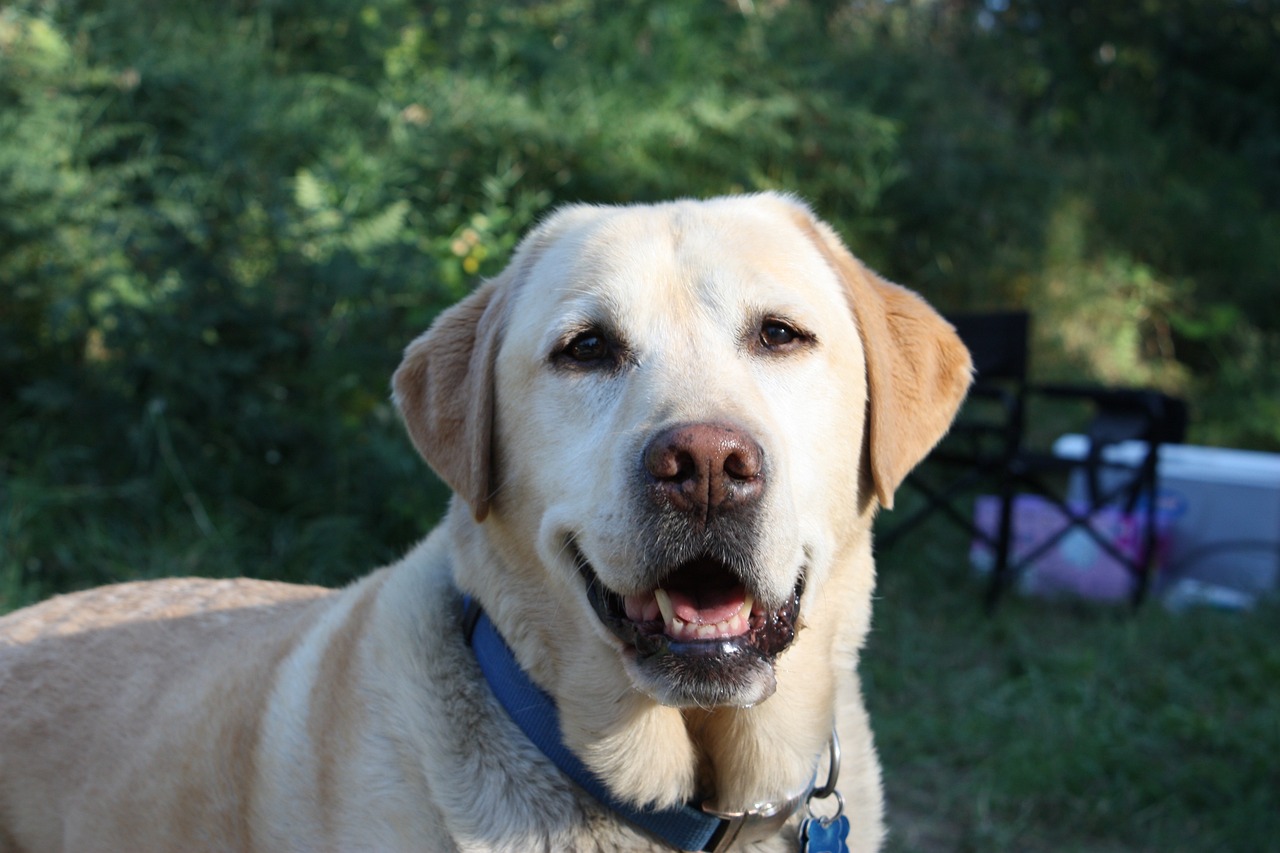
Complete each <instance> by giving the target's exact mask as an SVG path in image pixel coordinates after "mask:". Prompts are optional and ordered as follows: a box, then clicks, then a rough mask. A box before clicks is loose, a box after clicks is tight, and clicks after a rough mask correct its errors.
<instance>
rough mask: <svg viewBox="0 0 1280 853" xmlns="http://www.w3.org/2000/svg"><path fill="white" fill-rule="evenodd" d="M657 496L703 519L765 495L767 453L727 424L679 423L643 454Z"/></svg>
mask: <svg viewBox="0 0 1280 853" xmlns="http://www.w3.org/2000/svg"><path fill="white" fill-rule="evenodd" d="M644 467H645V471H647V472H648V474H649V476H650V478H651V483H652V486H653V490H654V497H655V498H657V499H658V500H660V501H665V502H666V503H669V504H670V505H671V506H672V507H673V508H675V509H677V510H679V511H681V512H684V513H689V514H692V515H697V516H699V517H701V518H702V519H704V520H709V519H710V518H711V516H712V515H713V514H715V513H716V512H720V511H724V510H730V509H736V508H739V507H742V506H745V505H748V504H751V503H754V502H755V501H756V500H757V499H759V497H760V495H761V494H763V492H764V451H762V450H761V449H760V445H759V444H757V443H756V441H755V440H754V439H752V438H751V437H750V436H748V435H746V434H745V433H743V432H742V431H741V430H739V429H737V428H735V427H732V426H727V425H723V424H705V423H694V424H681V425H678V426H673V427H670V428H668V429H665V430H663V431H662V432H660V433H658V434H657V435H655V436H654V437H653V438H651V439H650V440H649V444H648V446H646V447H645V451H644Z"/></svg>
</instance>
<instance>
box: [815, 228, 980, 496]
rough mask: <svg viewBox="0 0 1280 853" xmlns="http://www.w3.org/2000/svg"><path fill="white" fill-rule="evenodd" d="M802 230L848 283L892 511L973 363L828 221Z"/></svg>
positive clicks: (871, 430)
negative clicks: (862, 260)
mask: <svg viewBox="0 0 1280 853" xmlns="http://www.w3.org/2000/svg"><path fill="white" fill-rule="evenodd" d="M803 213H804V215H803V216H797V220H798V221H799V222H800V224H801V227H802V228H803V229H804V230H805V231H806V232H807V233H808V234H809V236H810V238H811V239H813V240H814V242H815V243H816V244H817V246H818V249H819V250H820V251H821V252H822V253H823V255H824V256H825V257H826V259H827V262H828V263H829V264H831V267H832V268H833V269H834V270H835V271H836V273H837V274H838V275H839V276H840V279H841V281H842V282H843V283H844V287H845V295H846V296H847V297H848V300H849V307H850V308H851V309H852V311H853V314H854V318H855V319H856V320H857V324H858V334H859V335H861V337H862V349H863V352H864V353H865V357H866V363H867V410H868V412H867V435H868V439H867V448H868V453H869V457H870V466H871V479H872V482H873V483H874V485H875V492H876V498H877V499H878V500H879V501H880V505H881V506H883V507H884V508H885V509H892V508H893V493H894V492H895V491H896V490H897V488H898V486H899V485H900V484H901V483H902V480H903V479H904V478H905V477H906V476H907V473H908V472H909V471H910V470H911V469H912V468H914V467H915V466H916V464H917V463H919V462H920V460H921V459H923V458H924V457H925V454H927V453H928V452H929V451H930V450H932V449H933V446H934V445H935V444H937V443H938V440H939V439H941V438H942V436H943V435H945V434H946V432H947V430H948V429H949V428H950V427H951V421H952V419H953V418H954V417H955V414H956V411H957V410H958V409H959V408H960V404H961V403H962V402H963V401H964V397H965V394H966V393H968V390H969V384H970V383H971V382H972V381H973V363H972V361H971V360H970V358H969V351H968V350H967V349H965V346H964V344H963V343H962V342H961V340H960V337H959V335H957V334H956V331H955V329H954V328H952V326H951V324H950V323H948V322H947V321H946V320H944V319H943V318H942V316H941V315H939V314H938V312H936V311H934V310H933V309H932V308H930V307H929V305H928V304H927V303H926V302H925V301H924V300H923V299H921V298H920V297H919V296H917V295H916V294H914V293H912V292H911V291H909V290H907V289H906V288H904V287H900V286H898V285H896V284H892V283H891V282H887V281H885V280H884V279H882V278H880V277H879V276H877V275H876V274H875V273H873V272H871V271H870V270H868V269H867V268H866V267H864V266H863V265H862V264H861V263H859V262H858V261H857V259H855V258H854V257H853V255H852V254H850V253H849V250H848V249H846V248H845V246H844V244H843V243H842V242H841V241H840V238H839V237H837V236H836V234H835V232H834V231H832V230H831V228H830V227H829V226H827V225H826V224H825V223H822V222H819V221H817V220H815V219H814V218H812V217H811V216H809V215H808V212H807V211H803Z"/></svg>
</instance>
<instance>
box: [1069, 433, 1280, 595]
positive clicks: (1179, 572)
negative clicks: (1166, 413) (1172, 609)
mask: <svg viewBox="0 0 1280 853" xmlns="http://www.w3.org/2000/svg"><path fill="white" fill-rule="evenodd" d="M1088 449H1089V440H1088V439H1087V438H1086V437H1085V436H1082V435H1064V436H1062V437H1061V438H1059V439H1058V440H1057V441H1056V442H1055V443H1054V446H1053V451H1054V453H1055V454H1057V455H1058V456H1062V457H1065V458H1068V459H1083V458H1084V456H1085V454H1086V453H1087V452H1088ZM1145 453H1146V445H1145V444H1143V443H1142V442H1137V441H1127V442H1121V443H1119V444H1117V445H1115V446H1113V447H1110V448H1107V450H1106V451H1105V452H1104V453H1103V458H1104V460H1111V461H1115V462H1117V463H1121V464H1137V463H1138V461H1139V460H1140V459H1141V458H1142V456H1143V455H1144V454H1145ZM1113 476H1122V475H1119V474H1115V475H1113ZM1102 483H1103V485H1105V484H1106V475H1105V469H1104V476H1103V477H1102ZM1071 488H1072V489H1073V490H1076V489H1078V490H1080V491H1079V494H1080V495H1083V489H1084V480H1083V476H1082V475H1081V476H1078V477H1077V479H1076V481H1074V482H1073V483H1072V484H1071ZM1160 492H1161V497H1160V501H1161V505H1162V507H1169V508H1171V511H1172V514H1173V518H1174V521H1173V525H1172V529H1171V539H1170V545H1169V559H1168V564H1167V570H1168V575H1167V576H1166V582H1167V581H1173V580H1178V579H1181V578H1191V579H1194V580H1198V581H1203V582H1205V583H1208V584H1213V585H1216V586H1222V587H1227V588H1229V589H1234V590H1238V591H1240V592H1244V593H1248V594H1250V595H1259V594H1265V593H1269V592H1274V591H1275V590H1276V589H1277V587H1278V586H1280V455H1278V454H1274V453H1259V452H1256V451H1251V450H1231V449H1227V448H1220V447H1197V446H1195V445H1190V444H1166V445H1161V447H1160Z"/></svg>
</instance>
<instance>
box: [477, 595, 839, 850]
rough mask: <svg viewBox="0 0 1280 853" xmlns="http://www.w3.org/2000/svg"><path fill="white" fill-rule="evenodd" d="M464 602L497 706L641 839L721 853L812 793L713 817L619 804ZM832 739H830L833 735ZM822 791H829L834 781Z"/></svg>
mask: <svg viewBox="0 0 1280 853" xmlns="http://www.w3.org/2000/svg"><path fill="white" fill-rule="evenodd" d="M464 601H465V612H464V618H463V631H464V634H465V636H466V638H467V642H468V644H469V645H470V646H471V648H472V650H473V651H474V653H475V656H476V660H477V662H478V663H479V665H480V669H481V671H482V672H483V673H484V676H485V680H486V681H487V682H488V683H489V687H490V689H491V690H492V691H493V694H494V696H495V697H496V698H497V699H498V702H499V704H501V705H502V706H503V708H504V709H505V710H506V712H507V714H508V715H509V716H510V717H511V718H512V720H513V721H514V722H515V723H516V724H517V725H518V726H519V727H520V729H521V731H523V732H524V734H525V735H526V736H527V737H528V738H529V740H530V741H531V742H532V743H533V744H534V745H535V746H537V747H538V749H539V750H541V752H542V753H543V754H544V755H545V756H546V757H547V758H548V759H550V761H551V762H552V763H553V764H555V766H556V767H557V768H559V769H560V771H561V772H562V773H564V774H565V775H566V776H568V777H569V779H571V780H572V781H573V782H574V783H575V784H576V785H577V786H578V787H580V788H582V789H583V790H584V791H586V792H587V793H589V794H590V795H591V796H592V797H593V798H595V799H596V801H597V802H599V803H600V804H601V805H603V806H605V807H606V808H608V809H609V810H610V811H612V812H614V813H615V814H616V815H618V816H619V817H621V818H623V819H624V820H626V821H627V822H628V823H630V824H632V825H633V826H635V827H637V828H639V829H640V830H642V831H644V832H646V833H647V834H649V835H652V836H655V837H657V838H658V839H660V840H662V841H663V842H665V843H666V844H669V845H671V846H672V847H675V848H676V849H679V850H686V851H714V853H721V851H727V850H729V849H730V848H731V847H732V846H733V845H735V844H736V843H737V842H738V841H743V842H747V841H751V840H756V839H761V838H767V837H769V836H771V835H774V834H776V833H777V832H778V831H779V830H781V829H782V827H783V826H784V825H785V824H786V823H787V821H788V820H790V819H791V818H792V817H793V816H794V815H795V814H796V813H797V812H798V811H799V810H800V809H801V807H802V806H804V805H805V803H806V802H807V801H808V799H809V797H810V796H811V795H812V794H813V791H814V781H812V780H811V781H810V783H809V785H808V787H807V788H806V789H805V790H804V791H803V792H801V793H799V794H797V795H796V796H793V797H790V798H788V799H786V800H784V801H782V802H776V803H763V804H760V805H757V806H755V807H754V808H752V809H750V810H748V811H746V812H741V813H721V812H715V811H712V810H710V809H708V808H707V807H706V805H705V804H704V805H703V806H701V807H699V806H697V805H694V804H692V803H684V804H681V805H678V806H675V807H672V808H665V809H657V808H650V807H637V806H634V805H631V804H629V803H626V802H623V801H622V800H620V799H618V798H617V797H615V796H614V795H613V794H612V793H611V792H610V791H609V789H608V788H607V787H606V786H605V785H604V783H602V782H601V781H600V779H599V778H598V777H597V776H595V775H594V774H593V773H592V772H591V771H590V770H588V769H587V767H586V766H585V765H584V764H583V763H582V761H581V760H580V759H579V758H578V757H577V756H576V755H574V754H573V752H571V751H570V750H569V749H568V748H567V747H566V746H565V744H564V741H563V738H562V737H561V732H560V722H559V715H558V713H557V711H556V706H555V702H554V701H553V700H552V699H551V697H550V696H548V695H547V694H546V693H545V692H544V691H542V690H541V689H540V688H539V687H538V686H537V685H535V684H534V683H533V682H532V681H530V680H529V678H528V676H527V675H526V674H525V672H524V670H522V669H521V668H520V665H519V663H518V662H517V661H516V659H515V655H514V654H513V653H512V652H511V649H510V647H509V646H508V645H507V644H506V642H505V641H504V640H503V638H502V636H501V634H499V633H498V630H497V628H496V627H494V625H493V622H492V621H490V619H489V618H488V616H487V615H485V613H484V611H483V609H481V608H480V606H479V604H478V603H477V602H476V601H475V600H474V599H471V598H469V597H468V598H465V599H464ZM832 736H833V738H834V733H833V735H832ZM834 743H835V741H834V740H833V744H834ZM836 749H837V748H836V747H834V746H833V761H838V759H836V758H835V756H836V755H837V754H838V753H837V752H836V751H835V750H836ZM815 776H816V773H815ZM825 787H831V788H834V778H833V779H832V780H830V781H829V782H828V784H827V785H826V786H824V788H825Z"/></svg>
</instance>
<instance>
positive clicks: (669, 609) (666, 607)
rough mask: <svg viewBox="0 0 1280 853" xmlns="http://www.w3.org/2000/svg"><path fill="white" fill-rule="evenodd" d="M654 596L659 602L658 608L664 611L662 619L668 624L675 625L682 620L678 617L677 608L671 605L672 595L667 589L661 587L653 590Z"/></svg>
mask: <svg viewBox="0 0 1280 853" xmlns="http://www.w3.org/2000/svg"><path fill="white" fill-rule="evenodd" d="M653 597H654V598H655V599H656V600H657V602H658V609H659V610H661V611H662V621H663V622H665V623H666V624H668V625H674V624H675V623H676V622H678V621H680V620H678V619H676V609H675V608H674V607H673V606H672V605H671V596H669V595H667V591H666V590H664V589H662V588H661V587H659V588H657V589H655V590H654V591H653Z"/></svg>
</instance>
